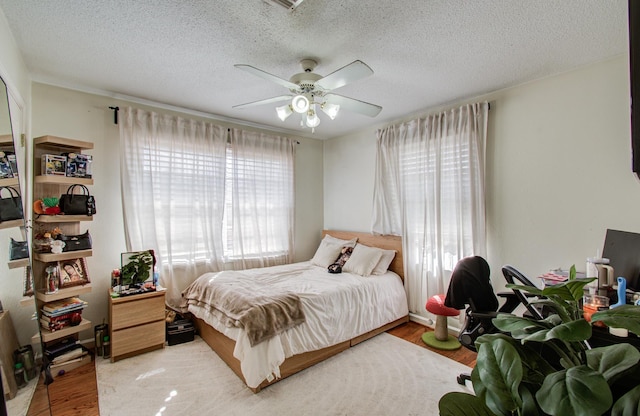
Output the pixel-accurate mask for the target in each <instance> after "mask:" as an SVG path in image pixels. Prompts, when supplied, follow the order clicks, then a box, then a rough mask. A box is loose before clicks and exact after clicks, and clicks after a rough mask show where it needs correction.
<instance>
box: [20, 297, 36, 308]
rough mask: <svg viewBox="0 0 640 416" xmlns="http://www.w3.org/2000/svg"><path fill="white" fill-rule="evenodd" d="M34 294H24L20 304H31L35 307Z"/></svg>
mask: <svg viewBox="0 0 640 416" xmlns="http://www.w3.org/2000/svg"><path fill="white" fill-rule="evenodd" d="M33 305H34V304H33V296H23V297H21V298H20V306H30V307H32V308H33Z"/></svg>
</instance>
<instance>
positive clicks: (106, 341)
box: [102, 335, 111, 358]
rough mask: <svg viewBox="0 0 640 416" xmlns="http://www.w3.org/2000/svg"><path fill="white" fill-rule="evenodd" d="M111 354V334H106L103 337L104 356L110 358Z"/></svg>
mask: <svg viewBox="0 0 640 416" xmlns="http://www.w3.org/2000/svg"><path fill="white" fill-rule="evenodd" d="M110 356H111V342H110V341H109V335H105V337H104V338H103V339H102V358H109V357H110Z"/></svg>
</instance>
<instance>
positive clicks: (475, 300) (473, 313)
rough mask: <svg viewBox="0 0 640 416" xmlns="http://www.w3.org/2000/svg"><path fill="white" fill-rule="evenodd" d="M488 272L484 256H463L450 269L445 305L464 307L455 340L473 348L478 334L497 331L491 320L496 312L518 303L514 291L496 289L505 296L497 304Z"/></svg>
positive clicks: (474, 348)
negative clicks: (462, 323)
mask: <svg viewBox="0 0 640 416" xmlns="http://www.w3.org/2000/svg"><path fill="white" fill-rule="evenodd" d="M490 273H491V271H490V268H489V264H488V263H487V261H486V260H485V259H484V258H482V257H480V256H472V257H465V258H463V259H462V260H460V261H459V262H458V263H457V264H456V267H455V268H454V269H453V272H452V274H451V281H450V282H449V289H448V290H447V296H446V298H445V301H444V304H445V306H448V307H450V308H455V309H460V310H461V309H465V308H467V309H466V311H465V322H464V325H463V327H462V330H461V331H460V335H459V336H458V340H459V341H460V343H461V344H462V345H463V346H465V347H466V348H468V349H470V350H471V351H474V352H475V351H476V346H475V341H476V339H477V338H478V337H479V336H480V335H483V334H490V333H494V332H497V331H498V330H497V328H496V327H495V326H493V323H492V322H491V320H492V319H493V318H495V317H496V315H497V314H498V312H504V313H511V312H513V310H514V309H515V308H516V307H517V306H518V305H519V304H520V300H519V297H518V296H517V295H516V294H515V293H513V292H510V293H499V294H498V296H500V297H501V298H504V299H505V301H504V304H503V305H502V306H501V307H499V306H500V304H499V302H498V298H497V297H496V295H495V293H494V292H493V287H492V286H491V280H490V279H489V276H490ZM523 296H524V295H523ZM467 305H469V306H468V307H467Z"/></svg>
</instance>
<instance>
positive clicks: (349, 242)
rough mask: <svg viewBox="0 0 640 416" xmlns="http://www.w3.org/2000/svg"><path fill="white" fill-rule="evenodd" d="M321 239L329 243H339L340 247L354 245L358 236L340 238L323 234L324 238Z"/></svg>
mask: <svg viewBox="0 0 640 416" xmlns="http://www.w3.org/2000/svg"><path fill="white" fill-rule="evenodd" d="M322 240H323V241H327V242H329V243H335V244H341V245H342V247H351V248H353V247H355V246H356V242H357V241H358V237H356V238H352V239H351V240H342V239H340V238H335V237H334V236H332V235H329V234H325V236H324V238H323V239H322Z"/></svg>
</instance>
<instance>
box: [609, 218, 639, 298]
mask: <svg viewBox="0 0 640 416" xmlns="http://www.w3.org/2000/svg"><path fill="white" fill-rule="evenodd" d="M602 257H604V258H606V259H609V261H610V262H609V264H610V265H611V267H613V271H614V273H615V276H616V277H618V276H622V277H624V278H626V279H627V288H628V289H632V290H634V291H636V292H637V291H640V234H638V233H631V232H628V231H618V230H607V235H606V237H605V239H604V248H603V249H602Z"/></svg>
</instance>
